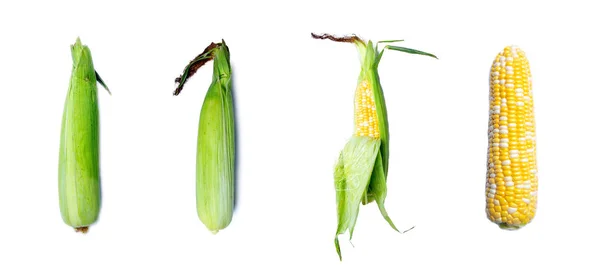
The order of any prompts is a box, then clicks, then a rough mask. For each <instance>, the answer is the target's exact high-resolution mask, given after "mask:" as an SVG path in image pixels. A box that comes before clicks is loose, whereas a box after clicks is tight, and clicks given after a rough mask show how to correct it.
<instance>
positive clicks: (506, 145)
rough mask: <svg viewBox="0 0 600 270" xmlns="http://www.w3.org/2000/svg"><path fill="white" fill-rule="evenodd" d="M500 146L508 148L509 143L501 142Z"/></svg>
mask: <svg viewBox="0 0 600 270" xmlns="http://www.w3.org/2000/svg"><path fill="white" fill-rule="evenodd" d="M500 148H508V143H501V144H500Z"/></svg>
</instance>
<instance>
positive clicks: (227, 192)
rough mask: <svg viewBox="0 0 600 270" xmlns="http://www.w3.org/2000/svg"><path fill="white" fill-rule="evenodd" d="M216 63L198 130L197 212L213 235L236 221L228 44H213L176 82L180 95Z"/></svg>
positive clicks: (232, 117) (176, 91)
mask: <svg viewBox="0 0 600 270" xmlns="http://www.w3.org/2000/svg"><path fill="white" fill-rule="evenodd" d="M210 60H213V61H214V62H213V63H214V64H213V78H212V83H211V85H210V87H209V88H208V92H207V93H206V97H205V98H204V103H203V104H202V109H201V111H200V123H199V126H198V144H197V154H196V210H197V212H198V217H199V218H200V220H201V221H202V223H204V225H205V226H206V228H208V229H209V230H210V231H211V232H213V233H217V232H218V231H219V230H222V229H225V228H226V227H227V226H228V225H229V223H231V219H232V217H233V207H234V177H235V130H234V126H235V125H234V110H233V95H232V92H231V91H232V89H231V67H230V64H229V48H228V47H227V45H226V44H225V41H222V42H220V43H212V44H211V45H209V46H208V47H207V48H206V49H205V50H204V52H202V53H201V54H200V55H198V56H197V57H196V58H195V59H194V60H192V61H191V62H190V63H189V64H188V65H187V66H186V68H185V70H184V72H183V75H181V76H180V77H179V78H177V79H176V80H175V82H177V83H179V86H178V87H177V89H176V90H175V93H174V94H175V95H178V94H179V93H180V92H181V90H182V89H183V86H184V84H185V83H186V82H187V80H188V79H189V78H190V77H191V76H192V75H193V74H194V73H195V72H196V70H198V69H199V68H200V67H201V66H203V65H204V64H205V63H206V62H208V61H210Z"/></svg>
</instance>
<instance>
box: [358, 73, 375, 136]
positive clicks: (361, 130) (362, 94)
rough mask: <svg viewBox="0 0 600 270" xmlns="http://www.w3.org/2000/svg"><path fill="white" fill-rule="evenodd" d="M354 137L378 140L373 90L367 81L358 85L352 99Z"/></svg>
mask: <svg viewBox="0 0 600 270" xmlns="http://www.w3.org/2000/svg"><path fill="white" fill-rule="evenodd" d="M354 114H355V115H354V125H355V127H356V131H355V132H354V135H356V136H365V137H371V138H374V139H379V122H378V121H377V107H376V106H375V97H374V96H373V89H372V86H371V84H370V83H369V81H368V80H363V81H362V82H360V83H359V84H358V87H357V89H356V96H355V98H354Z"/></svg>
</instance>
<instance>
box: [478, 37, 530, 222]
mask: <svg viewBox="0 0 600 270" xmlns="http://www.w3.org/2000/svg"><path fill="white" fill-rule="evenodd" d="M488 134H489V136H488V137H489V145H488V161H487V164H488V166H487V182H486V201H487V203H486V212H487V216H488V218H489V220H491V221H492V222H494V223H496V224H498V225H499V226H500V227H501V228H504V229H518V228H520V227H523V226H525V225H527V224H528V223H529V222H531V220H532V219H533V217H534V216H535V211H536V206H537V191H538V177H537V163H536V142H535V136H536V135H535V118H534V109H533V93H532V87H531V73H530V70H529V61H528V60H527V57H526V55H525V52H523V51H522V50H521V49H519V48H518V47H516V46H508V47H506V48H504V50H503V51H502V52H501V53H499V54H498V55H497V56H496V59H495V60H494V63H493V64H492V68H491V74H490V119H489V130H488Z"/></svg>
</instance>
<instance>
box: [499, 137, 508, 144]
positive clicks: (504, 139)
mask: <svg viewBox="0 0 600 270" xmlns="http://www.w3.org/2000/svg"><path fill="white" fill-rule="evenodd" d="M500 142H501V143H508V138H502V139H500Z"/></svg>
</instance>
